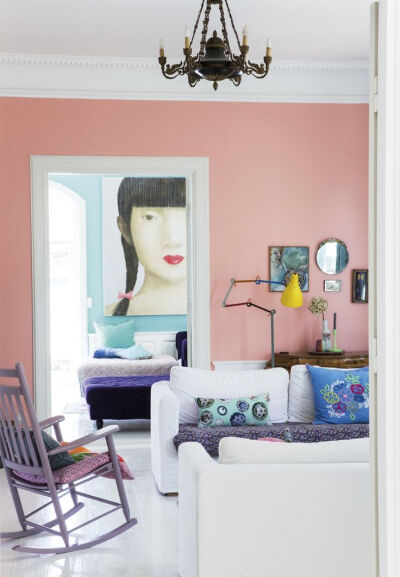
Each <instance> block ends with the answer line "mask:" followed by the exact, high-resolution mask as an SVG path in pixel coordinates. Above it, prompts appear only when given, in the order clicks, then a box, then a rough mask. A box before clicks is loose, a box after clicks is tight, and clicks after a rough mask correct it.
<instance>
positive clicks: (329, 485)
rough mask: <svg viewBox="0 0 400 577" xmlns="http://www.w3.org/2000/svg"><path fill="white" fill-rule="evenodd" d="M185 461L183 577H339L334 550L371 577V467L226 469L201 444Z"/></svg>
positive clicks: (348, 566)
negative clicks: (332, 560)
mask: <svg viewBox="0 0 400 577" xmlns="http://www.w3.org/2000/svg"><path fill="white" fill-rule="evenodd" d="M179 461H180V463H179V466H180V475H181V478H180V486H179V522H180V529H179V575H180V577H220V576H221V575H230V576H232V577H265V575H267V574H271V575H279V576H280V577H293V575H307V576H308V577H321V574H322V573H323V575H324V577H336V576H337V574H338V567H337V565H336V564H335V563H327V552H329V551H330V550H331V547H332V546H334V550H335V551H340V552H341V554H340V574H341V575H343V576H344V577H365V575H367V574H368V571H369V558H368V543H369V539H370V535H369V527H370V525H369V519H370V511H369V464H368V463H306V464H301V463H296V464H268V465H220V464H218V463H216V462H214V461H213V460H212V459H211V458H210V457H208V456H207V454H206V453H205V451H204V449H203V448H202V447H199V446H198V444H197V443H187V444H184V445H182V446H181V447H180V457H179ZM321 567H322V568H323V571H322V573H321Z"/></svg>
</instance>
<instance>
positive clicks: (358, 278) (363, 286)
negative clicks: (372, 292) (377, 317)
mask: <svg viewBox="0 0 400 577" xmlns="http://www.w3.org/2000/svg"><path fill="white" fill-rule="evenodd" d="M351 302H353V303H367V302H368V269H355V270H353V286H352V298H351Z"/></svg>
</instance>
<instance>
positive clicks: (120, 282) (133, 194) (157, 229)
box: [102, 176, 187, 316]
mask: <svg viewBox="0 0 400 577" xmlns="http://www.w3.org/2000/svg"><path fill="white" fill-rule="evenodd" d="M102 195H103V303H104V315H105V316H121V315H126V316H133V315H181V314H182V315H183V314H187V252H186V244H187V243H186V238H187V232H186V179H185V178H181V177H153V176H127V177H113V176H110V177H104V178H102Z"/></svg>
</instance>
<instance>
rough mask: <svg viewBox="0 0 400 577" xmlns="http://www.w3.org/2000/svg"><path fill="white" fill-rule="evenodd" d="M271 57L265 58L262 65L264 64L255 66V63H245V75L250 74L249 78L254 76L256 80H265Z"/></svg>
mask: <svg viewBox="0 0 400 577" xmlns="http://www.w3.org/2000/svg"><path fill="white" fill-rule="evenodd" d="M271 60H272V59H271V57H270V56H268V57H265V58H264V63H265V64H256V63H255V62H250V61H248V62H246V67H245V70H244V72H245V73H246V74H250V75H251V76H255V77H256V78H265V77H266V76H267V74H268V71H269V65H270V63H271Z"/></svg>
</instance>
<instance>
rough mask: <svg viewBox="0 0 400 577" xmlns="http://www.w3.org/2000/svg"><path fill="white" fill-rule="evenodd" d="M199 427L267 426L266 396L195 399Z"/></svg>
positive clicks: (268, 421) (267, 402)
mask: <svg viewBox="0 0 400 577" xmlns="http://www.w3.org/2000/svg"><path fill="white" fill-rule="evenodd" d="M196 402H197V405H198V408H199V418H198V426H199V427H218V426H225V427H230V426H232V427H243V426H244V425H258V426H262V425H268V424H269V423H270V420H269V410H268V405H269V396H268V394H264V395H257V396H253V397H234V398H233V399H203V398H197V399H196Z"/></svg>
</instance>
